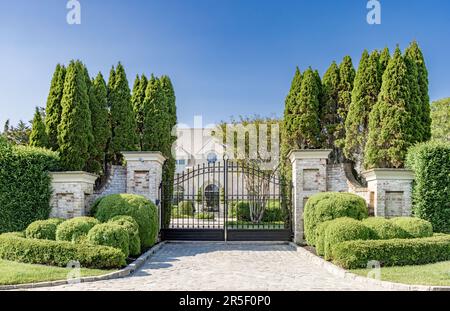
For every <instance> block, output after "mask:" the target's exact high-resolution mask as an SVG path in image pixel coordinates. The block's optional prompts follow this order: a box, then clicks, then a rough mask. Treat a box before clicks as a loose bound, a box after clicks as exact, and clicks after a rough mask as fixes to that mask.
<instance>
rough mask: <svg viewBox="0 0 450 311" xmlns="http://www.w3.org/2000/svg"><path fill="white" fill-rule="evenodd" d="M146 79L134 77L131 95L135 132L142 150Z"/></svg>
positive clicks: (143, 76)
mask: <svg viewBox="0 0 450 311" xmlns="http://www.w3.org/2000/svg"><path fill="white" fill-rule="evenodd" d="M147 83H148V81H147V78H146V77H145V75H142V76H141V77H140V78H139V76H136V79H135V80H134V86H133V93H132V95H131V105H132V106H133V111H134V115H135V116H136V123H137V131H138V135H139V148H140V150H142V135H143V130H144V113H145V111H144V100H145V90H146V89H147Z"/></svg>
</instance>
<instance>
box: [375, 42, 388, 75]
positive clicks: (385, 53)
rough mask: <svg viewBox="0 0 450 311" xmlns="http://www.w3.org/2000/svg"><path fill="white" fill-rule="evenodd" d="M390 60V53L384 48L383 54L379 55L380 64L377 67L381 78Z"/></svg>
mask: <svg viewBox="0 0 450 311" xmlns="http://www.w3.org/2000/svg"><path fill="white" fill-rule="evenodd" d="M390 60H391V53H390V52H389V49H388V48H387V47H385V48H384V49H383V52H381V54H380V62H379V66H378V75H379V76H380V77H383V74H384V71H385V70H386V68H387V66H388V64H389V61H390Z"/></svg>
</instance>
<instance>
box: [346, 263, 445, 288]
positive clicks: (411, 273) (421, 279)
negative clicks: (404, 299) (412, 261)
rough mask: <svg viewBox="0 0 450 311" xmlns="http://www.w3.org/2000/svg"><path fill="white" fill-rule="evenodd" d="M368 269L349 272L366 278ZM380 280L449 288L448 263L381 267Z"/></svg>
mask: <svg viewBox="0 0 450 311" xmlns="http://www.w3.org/2000/svg"><path fill="white" fill-rule="evenodd" d="M369 271H371V270H370V269H357V270H351V272H353V273H355V274H358V275H362V276H367V275H368V273H369ZM381 280H383V281H390V282H395V283H403V284H413V285H429V286H450V261H444V262H438V263H434V264H429V265H421V266H404V267H383V268H381Z"/></svg>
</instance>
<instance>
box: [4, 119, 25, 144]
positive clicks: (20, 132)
mask: <svg viewBox="0 0 450 311" xmlns="http://www.w3.org/2000/svg"><path fill="white" fill-rule="evenodd" d="M30 134H31V129H30V127H29V126H28V125H27V124H26V123H25V122H23V121H22V120H20V121H19V123H18V124H17V126H12V125H10V122H9V120H6V122H5V125H4V129H3V133H2V134H1V135H0V137H1V136H3V137H5V138H6V140H7V141H8V142H9V143H11V144H13V145H21V146H28V144H29V142H30Z"/></svg>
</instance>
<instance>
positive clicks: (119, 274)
mask: <svg viewBox="0 0 450 311" xmlns="http://www.w3.org/2000/svg"><path fill="white" fill-rule="evenodd" d="M164 244H166V242H165V241H163V242H160V243H158V244H156V245H154V246H153V247H152V248H150V249H149V250H148V251H146V252H145V253H144V254H142V255H141V256H139V258H137V259H136V260H135V261H133V262H132V263H130V264H129V265H128V266H126V267H125V268H123V269H121V270H119V271H114V272H111V273H108V274H104V275H99V276H87V277H82V278H80V280H79V281H80V283H87V282H97V281H105V280H112V279H119V278H123V277H126V276H129V275H131V274H133V273H134V272H135V271H136V270H137V269H139V268H140V267H142V265H143V264H144V263H145V262H146V261H147V260H148V259H149V258H150V257H151V256H152V255H153V254H154V253H155V252H156V251H158V250H159V249H160V248H161V247H162V246H163V245H164ZM71 283H72V282H69V281H68V280H59V281H49V282H41V283H31V284H18V285H1V286H0V290H14V289H19V290H20V289H30V288H39V287H53V286H60V285H67V284H71Z"/></svg>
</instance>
